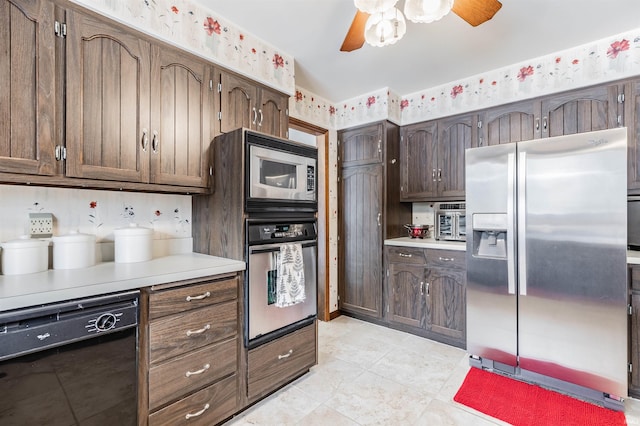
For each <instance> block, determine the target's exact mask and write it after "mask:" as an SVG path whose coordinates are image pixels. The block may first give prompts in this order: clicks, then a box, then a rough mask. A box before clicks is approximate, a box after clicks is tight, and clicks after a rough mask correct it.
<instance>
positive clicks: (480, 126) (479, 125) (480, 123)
mask: <svg viewBox="0 0 640 426" xmlns="http://www.w3.org/2000/svg"><path fill="white" fill-rule="evenodd" d="M478 129H482V120H478Z"/></svg>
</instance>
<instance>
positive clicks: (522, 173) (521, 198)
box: [518, 152, 527, 296]
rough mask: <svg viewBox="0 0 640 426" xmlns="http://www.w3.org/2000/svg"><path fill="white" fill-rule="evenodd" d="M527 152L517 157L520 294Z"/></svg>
mask: <svg viewBox="0 0 640 426" xmlns="http://www.w3.org/2000/svg"><path fill="white" fill-rule="evenodd" d="M526 166H527V153H526V152H521V153H520V158H519V159H518V281H519V284H520V295H521V296H526V295H527V242H526V240H525V234H526V232H527V222H526V220H527V186H526V181H525V177H526V176H527V168H526Z"/></svg>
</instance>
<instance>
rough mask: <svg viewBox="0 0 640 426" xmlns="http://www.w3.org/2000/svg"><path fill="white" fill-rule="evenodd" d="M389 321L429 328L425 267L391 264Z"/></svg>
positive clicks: (389, 271)
mask: <svg viewBox="0 0 640 426" xmlns="http://www.w3.org/2000/svg"><path fill="white" fill-rule="evenodd" d="M388 273H389V278H388V285H389V320H390V321H393V322H398V323H402V324H407V325H410V326H413V327H418V328H423V329H424V328H426V327H427V316H428V311H427V304H426V298H425V290H426V287H425V286H426V284H425V283H426V280H425V265H409V264H404V263H389V270H388Z"/></svg>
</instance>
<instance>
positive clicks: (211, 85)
mask: <svg viewBox="0 0 640 426" xmlns="http://www.w3.org/2000/svg"><path fill="white" fill-rule="evenodd" d="M209 90H210V91H213V80H211V79H210V80H209Z"/></svg>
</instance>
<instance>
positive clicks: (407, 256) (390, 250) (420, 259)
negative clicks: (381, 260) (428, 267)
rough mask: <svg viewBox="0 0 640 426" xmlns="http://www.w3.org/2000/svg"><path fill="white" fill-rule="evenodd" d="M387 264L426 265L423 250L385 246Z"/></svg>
mask: <svg viewBox="0 0 640 426" xmlns="http://www.w3.org/2000/svg"><path fill="white" fill-rule="evenodd" d="M386 249H387V250H386V253H387V262H389V263H410V264H416V265H424V264H425V263H426V259H425V254H424V249H421V248H415V247H395V246H386Z"/></svg>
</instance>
